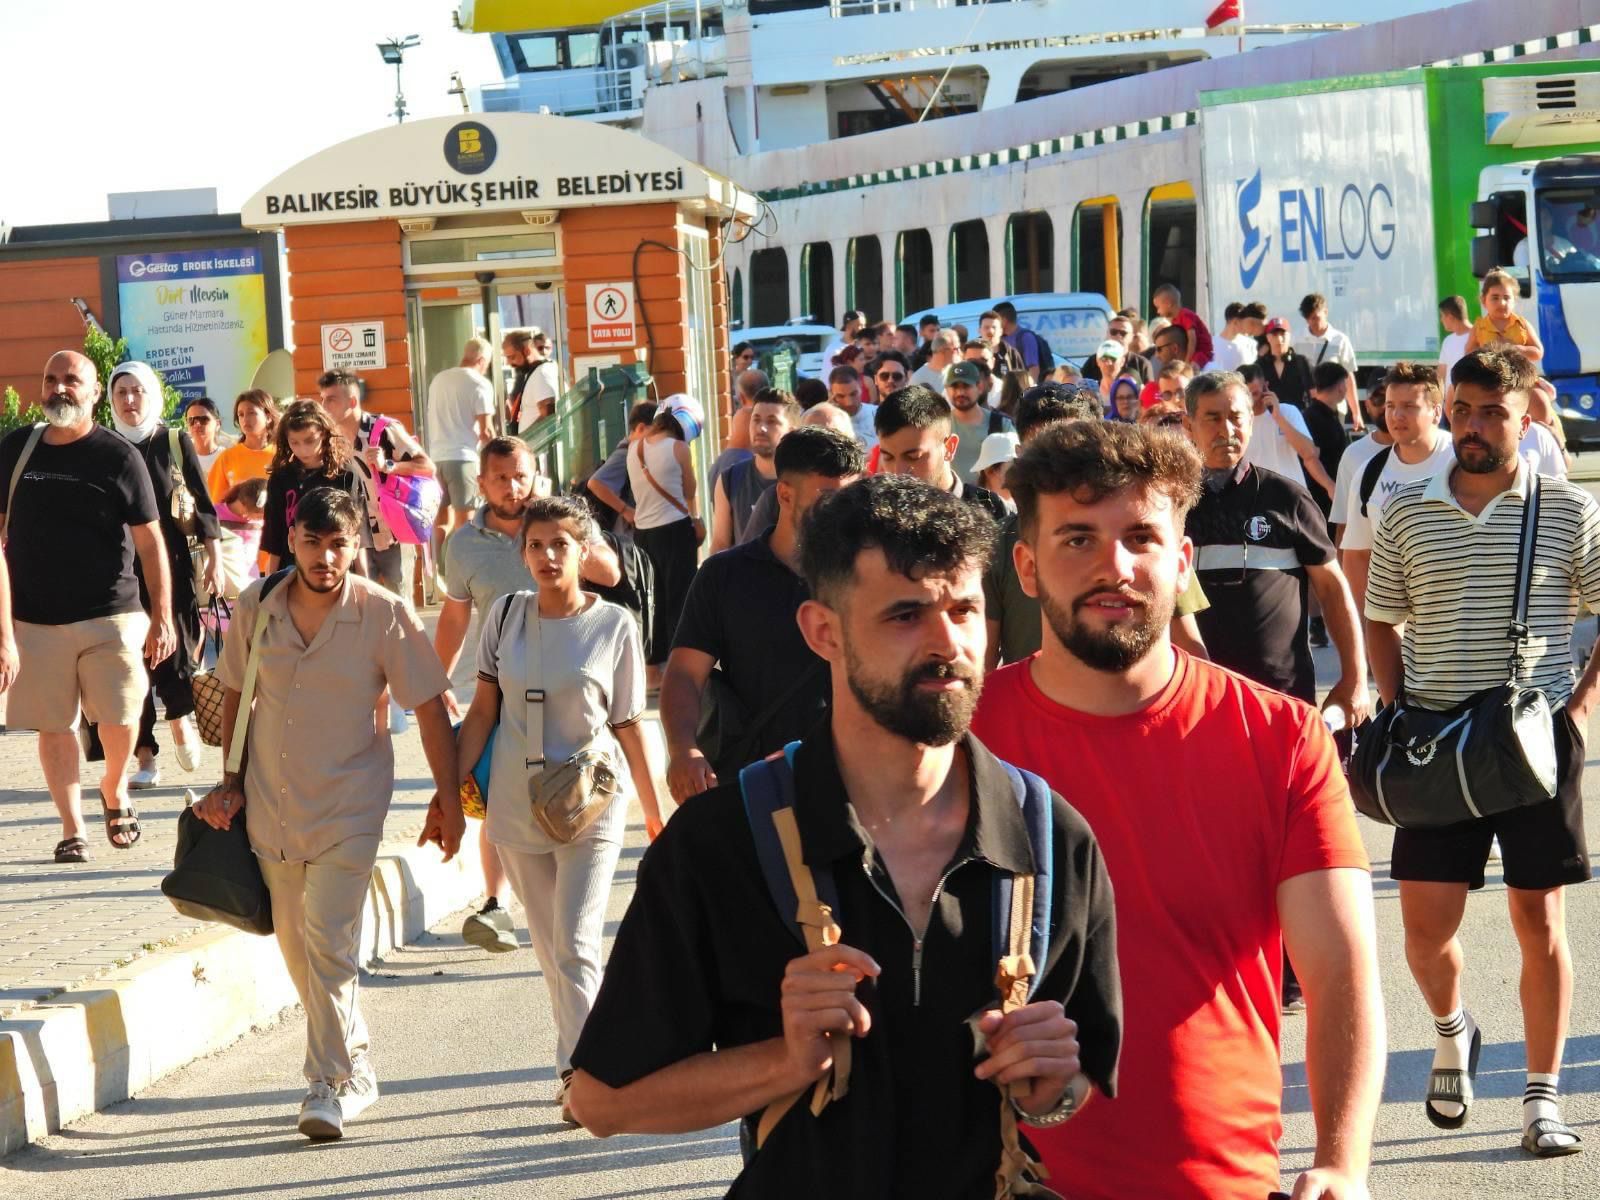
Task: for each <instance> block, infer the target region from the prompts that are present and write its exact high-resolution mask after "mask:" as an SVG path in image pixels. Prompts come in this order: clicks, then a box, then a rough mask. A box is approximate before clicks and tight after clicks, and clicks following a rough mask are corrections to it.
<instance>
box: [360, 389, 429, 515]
mask: <svg viewBox="0 0 1600 1200" xmlns="http://www.w3.org/2000/svg"><path fill="white" fill-rule="evenodd" d="M390 423H391V419H390V418H389V417H379V418H377V419H376V420H375V421H373V423H372V435H371V437H372V441H371V443H370V444H371V445H374V446H375V445H377V444H378V443H379V442H380V441H381V440H382V438H383V431H384V430H385V429H386V428H388V426H389V425H390ZM362 462H363V463H365V459H363V460H362ZM372 490H373V499H374V500H375V501H376V503H377V507H378V514H379V516H380V517H381V518H382V520H383V524H384V525H385V526H386V527H387V528H388V530H389V532H390V533H391V534H393V535H394V540H395V541H397V542H409V543H410V544H411V545H413V546H426V545H429V544H430V542H431V539H432V537H433V522H434V519H435V518H437V517H438V515H439V505H440V504H442V503H443V502H444V489H443V488H442V487H440V486H439V481H438V480H437V479H432V478H429V477H428V476H426V475H395V474H392V473H390V474H385V473H384V472H381V471H377V472H374V473H373V488H372Z"/></svg>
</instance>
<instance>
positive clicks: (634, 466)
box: [628, 396, 706, 684]
mask: <svg viewBox="0 0 1600 1200" xmlns="http://www.w3.org/2000/svg"><path fill="white" fill-rule="evenodd" d="M698 408H699V406H698V405H697V404H695V402H694V401H693V400H691V399H690V398H689V397H688V396H671V397H668V399H667V401H666V402H665V403H664V404H663V405H662V407H661V411H660V412H659V413H657V414H656V419H655V421H654V422H653V423H652V424H651V426H650V428H649V429H648V430H647V431H646V432H645V435H644V436H643V437H641V438H639V439H637V440H636V441H635V442H634V443H633V446H632V447H631V448H630V449H629V451H628V483H629V485H630V486H631V487H632V489H633V510H634V518H633V526H634V538H633V540H634V544H635V545H636V546H638V547H639V549H640V550H642V551H643V552H644V554H645V555H646V557H648V558H649V559H650V565H651V566H653V567H654V568H655V582H656V611H655V629H654V634H655V636H654V638H653V639H652V641H651V661H650V667H651V683H652V684H654V683H656V682H657V681H656V678H655V676H656V674H657V672H658V670H659V664H660V663H664V662H665V661H666V659H667V652H668V651H670V650H671V649H672V636H673V634H675V633H677V631H678V618H679V617H680V616H681V615H682V614H683V602H684V598H685V597H686V596H688V594H689V583H690V581H691V580H693V579H694V572H695V566H696V562H697V559H698V557H699V546H700V543H701V542H703V541H704V540H705V536H706V527H705V524H704V522H702V521H701V520H700V506H699V504H698V502H697V500H696V498H695V479H694V459H693V458H692V457H691V455H690V453H689V443H690V442H692V441H693V440H694V439H695V438H696V437H697V436H698V435H699V433H700V420H699V413H698Z"/></svg>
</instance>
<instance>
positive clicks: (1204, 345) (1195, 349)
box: [1150, 283, 1211, 371]
mask: <svg viewBox="0 0 1600 1200" xmlns="http://www.w3.org/2000/svg"><path fill="white" fill-rule="evenodd" d="M1150 303H1151V304H1153V305H1155V310H1156V314H1157V315H1158V316H1162V317H1165V318H1166V319H1167V320H1169V321H1171V322H1172V324H1173V325H1175V326H1177V327H1178V328H1179V329H1181V330H1183V333H1184V336H1185V337H1186V338H1188V340H1189V344H1188V346H1187V347H1186V348H1185V350H1184V354H1183V361H1184V362H1186V363H1189V364H1190V365H1191V366H1193V367H1194V369H1195V370H1196V371H1203V370H1204V369H1205V366H1206V364H1207V363H1209V362H1210V361H1211V331H1210V330H1209V329H1207V328H1206V323H1205V322H1204V321H1202V320H1201V319H1200V314H1199V313H1197V312H1195V311H1194V309H1192V308H1185V307H1184V306H1183V293H1182V292H1180V291H1179V290H1178V289H1177V288H1176V287H1175V286H1173V285H1172V284H1170V283H1163V284H1162V285H1161V286H1160V287H1158V288H1157V289H1156V290H1155V291H1154V292H1153V293H1151V295H1150Z"/></svg>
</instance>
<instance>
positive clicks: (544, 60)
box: [516, 33, 561, 71]
mask: <svg viewBox="0 0 1600 1200" xmlns="http://www.w3.org/2000/svg"><path fill="white" fill-rule="evenodd" d="M516 47H517V54H518V55H519V56H520V57H521V59H522V67H523V70H526V71H553V70H555V69H556V68H557V67H559V66H560V65H561V62H560V57H559V55H558V52H557V47H556V39H555V36H554V35H553V34H532V33H527V34H523V35H522V36H521V37H519V38H518V39H517V40H516Z"/></svg>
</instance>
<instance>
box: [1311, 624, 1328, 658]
mask: <svg viewBox="0 0 1600 1200" xmlns="http://www.w3.org/2000/svg"><path fill="white" fill-rule="evenodd" d="M1311 644H1312V645H1313V646H1315V647H1316V648H1317V649H1319V650H1321V649H1322V648H1323V647H1325V646H1327V645H1328V624H1327V622H1326V621H1324V620H1323V619H1322V618H1321V617H1312V618H1311Z"/></svg>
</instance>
